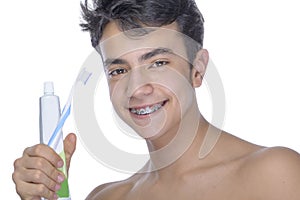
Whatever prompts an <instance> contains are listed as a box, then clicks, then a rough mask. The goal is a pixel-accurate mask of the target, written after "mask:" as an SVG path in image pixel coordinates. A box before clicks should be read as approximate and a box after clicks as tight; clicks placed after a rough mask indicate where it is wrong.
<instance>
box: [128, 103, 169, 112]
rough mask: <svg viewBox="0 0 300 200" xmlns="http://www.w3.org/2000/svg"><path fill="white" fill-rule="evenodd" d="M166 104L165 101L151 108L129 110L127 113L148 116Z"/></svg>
mask: <svg viewBox="0 0 300 200" xmlns="http://www.w3.org/2000/svg"><path fill="white" fill-rule="evenodd" d="M166 102H167V100H165V101H162V102H160V103H156V104H153V105H151V106H146V107H141V108H129V111H130V112H131V113H133V114H136V115H149V114H152V113H154V112H155V111H157V110H159V109H161V108H162V107H163V106H164V105H165V104H166Z"/></svg>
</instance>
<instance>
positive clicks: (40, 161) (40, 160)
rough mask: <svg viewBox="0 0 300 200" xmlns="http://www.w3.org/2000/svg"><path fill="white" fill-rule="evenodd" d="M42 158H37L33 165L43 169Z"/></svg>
mask: <svg viewBox="0 0 300 200" xmlns="http://www.w3.org/2000/svg"><path fill="white" fill-rule="evenodd" d="M44 166H45V165H44V159H43V158H37V159H36V162H35V167H36V168H37V169H43V168H44Z"/></svg>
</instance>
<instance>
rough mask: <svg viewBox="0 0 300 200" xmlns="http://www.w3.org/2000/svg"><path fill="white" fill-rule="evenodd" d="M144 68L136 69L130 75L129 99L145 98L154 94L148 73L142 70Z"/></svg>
mask: <svg viewBox="0 0 300 200" xmlns="http://www.w3.org/2000/svg"><path fill="white" fill-rule="evenodd" d="M142 68H143V67H138V68H137V69H134V70H132V71H131V72H130V74H129V80H128V84H127V91H126V93H127V97H129V98H131V97H134V98H139V99H140V98H143V97H145V96H148V95H150V94H152V92H153V85H152V83H151V80H150V77H149V76H148V75H147V72H146V71H144V70H142Z"/></svg>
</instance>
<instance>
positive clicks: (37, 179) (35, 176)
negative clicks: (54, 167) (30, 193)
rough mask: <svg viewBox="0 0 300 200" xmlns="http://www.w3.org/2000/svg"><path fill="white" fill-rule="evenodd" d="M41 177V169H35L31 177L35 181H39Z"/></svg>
mask: <svg viewBox="0 0 300 200" xmlns="http://www.w3.org/2000/svg"><path fill="white" fill-rule="evenodd" d="M42 178H43V173H42V172H41V171H36V172H35V173H34V175H33V179H34V180H35V181H36V182H41V180H42Z"/></svg>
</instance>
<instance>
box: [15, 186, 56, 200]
mask: <svg viewBox="0 0 300 200" xmlns="http://www.w3.org/2000/svg"><path fill="white" fill-rule="evenodd" d="M16 191H17V193H18V194H19V196H20V197H21V198H22V199H33V200H40V198H41V197H44V198H46V199H57V194H56V193H55V192H53V191H51V190H49V189H48V188H47V187H46V186H45V185H43V184H34V183H27V182H19V183H18V184H17V185H16Z"/></svg>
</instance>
